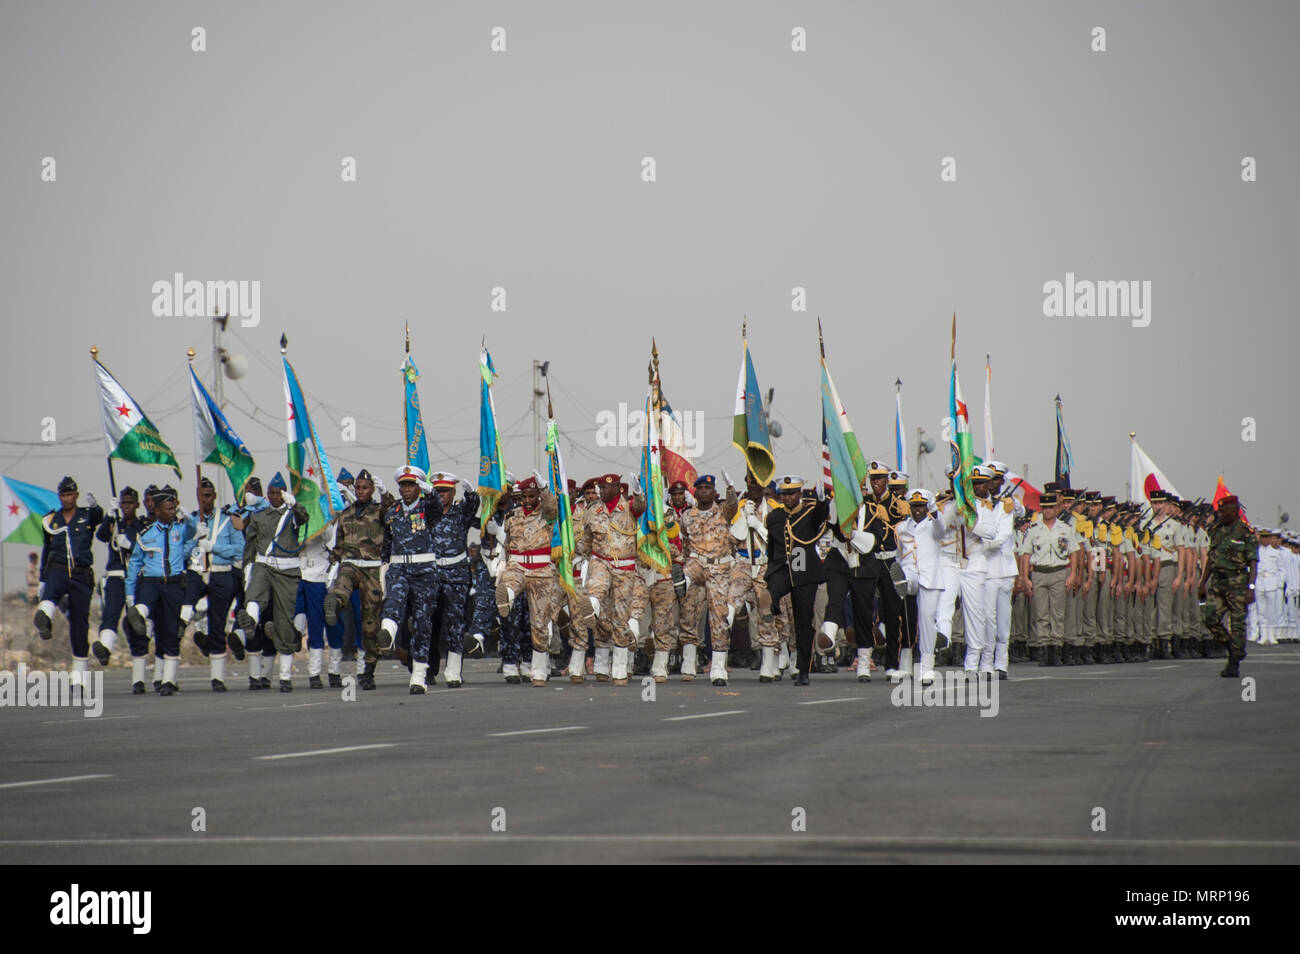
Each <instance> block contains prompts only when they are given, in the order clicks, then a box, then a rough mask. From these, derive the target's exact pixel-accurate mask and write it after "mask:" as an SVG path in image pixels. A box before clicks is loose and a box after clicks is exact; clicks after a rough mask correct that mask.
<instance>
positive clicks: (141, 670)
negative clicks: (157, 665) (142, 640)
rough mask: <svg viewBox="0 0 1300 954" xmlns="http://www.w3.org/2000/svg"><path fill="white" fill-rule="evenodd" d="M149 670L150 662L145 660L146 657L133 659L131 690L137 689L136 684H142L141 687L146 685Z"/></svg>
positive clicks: (134, 657) (133, 657)
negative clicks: (145, 678) (145, 679)
mask: <svg viewBox="0 0 1300 954" xmlns="http://www.w3.org/2000/svg"><path fill="white" fill-rule="evenodd" d="M148 668H149V661H148V660H147V659H145V657H144V656H132V657H131V688H132V689H134V688H135V684H136V683H137V682H138V683H140V685H144V677H145V673H146V671H147V670H148Z"/></svg>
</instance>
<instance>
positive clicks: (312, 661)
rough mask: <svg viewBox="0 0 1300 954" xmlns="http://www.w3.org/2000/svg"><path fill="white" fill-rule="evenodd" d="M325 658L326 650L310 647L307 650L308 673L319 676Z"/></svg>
mask: <svg viewBox="0 0 1300 954" xmlns="http://www.w3.org/2000/svg"><path fill="white" fill-rule="evenodd" d="M324 659H325V650H323V649H309V650H307V675H309V676H319V675H320V670H321V662H322V661H323V660H324Z"/></svg>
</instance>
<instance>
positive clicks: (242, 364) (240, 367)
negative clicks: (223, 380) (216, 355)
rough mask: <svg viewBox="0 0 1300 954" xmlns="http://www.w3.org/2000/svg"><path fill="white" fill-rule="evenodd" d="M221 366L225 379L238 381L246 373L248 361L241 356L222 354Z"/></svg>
mask: <svg viewBox="0 0 1300 954" xmlns="http://www.w3.org/2000/svg"><path fill="white" fill-rule="evenodd" d="M221 364H222V366H223V367H224V368H225V369H226V377H228V378H230V380H232V381H238V380H239V379H240V378H242V377H243V376H244V375H245V374H247V373H248V359H247V358H245V357H244V356H243V355H242V354H229V353H226V354H223V355H222V356H221Z"/></svg>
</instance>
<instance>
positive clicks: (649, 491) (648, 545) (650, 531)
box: [636, 377, 672, 573]
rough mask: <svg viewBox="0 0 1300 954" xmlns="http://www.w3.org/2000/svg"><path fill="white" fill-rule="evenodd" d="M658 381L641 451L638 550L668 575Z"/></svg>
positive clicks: (648, 400)
mask: <svg viewBox="0 0 1300 954" xmlns="http://www.w3.org/2000/svg"><path fill="white" fill-rule="evenodd" d="M658 384H659V381H658V377H656V379H655V382H654V384H653V385H652V386H651V393H650V394H649V395H647V396H646V401H645V410H646V435H645V446H644V447H642V449H641V489H642V491H643V492H644V493H645V511H644V512H643V513H642V514H641V517H640V518H639V519H638V520H637V528H636V549H637V553H639V554H640V555H641V556H642V558H644V560H645V561H646V563H648V564H649V565H650V566H652V567H654V568H655V569H656V570H661V571H662V572H664V573H667V572H668V571H669V570H670V569H671V568H672V554H671V552H670V551H669V549H668V546H669V544H668V528H667V527H665V526H664V475H663V467H662V465H661V459H660V451H661V447H660V443H659V415H657V414H655V413H653V407H654V403H655V397H656V392H657V391H658V390H659V388H658Z"/></svg>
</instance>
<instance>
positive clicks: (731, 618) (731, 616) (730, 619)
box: [727, 605, 736, 632]
mask: <svg viewBox="0 0 1300 954" xmlns="http://www.w3.org/2000/svg"><path fill="white" fill-rule="evenodd" d="M735 621H736V607H734V606H731V605H728V606H727V632H731V624H732V623H734V622H735Z"/></svg>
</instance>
